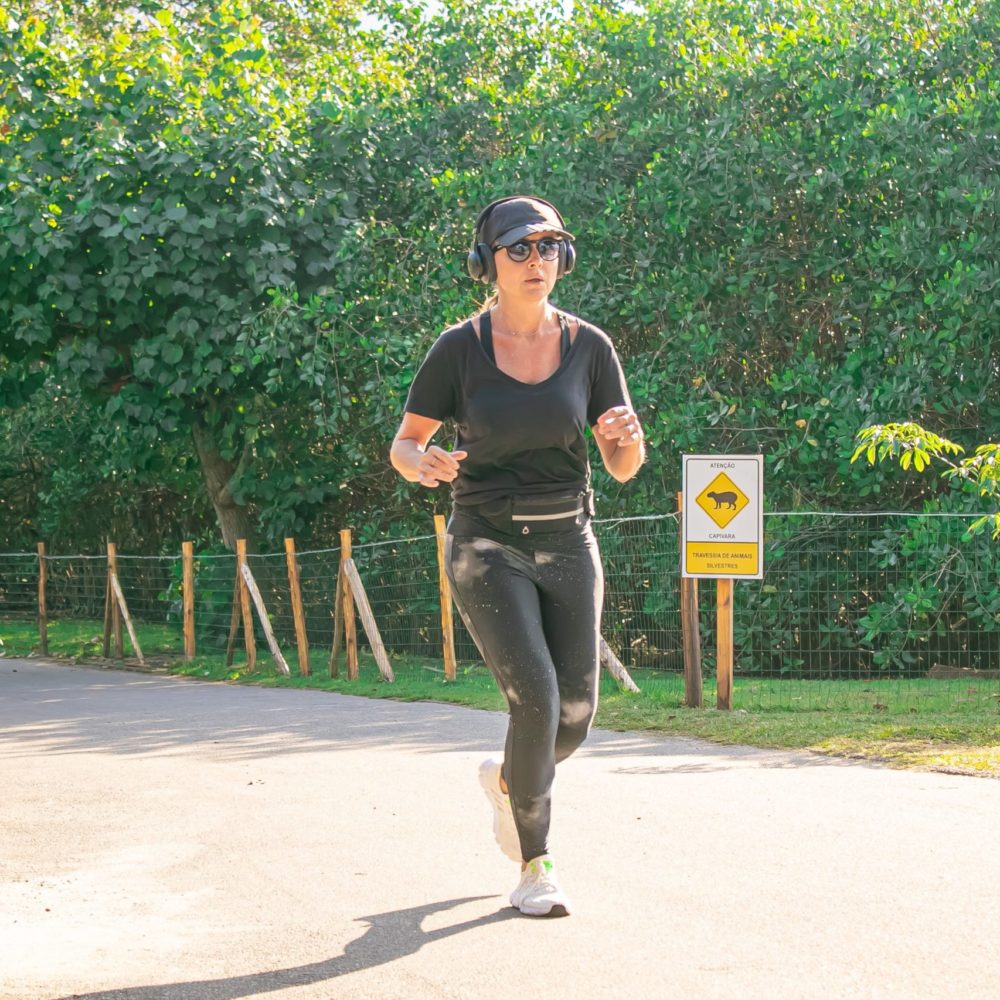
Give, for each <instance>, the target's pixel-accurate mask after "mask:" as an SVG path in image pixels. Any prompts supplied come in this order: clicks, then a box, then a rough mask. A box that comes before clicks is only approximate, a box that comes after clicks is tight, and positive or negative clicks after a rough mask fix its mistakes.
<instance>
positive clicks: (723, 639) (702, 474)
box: [681, 455, 764, 709]
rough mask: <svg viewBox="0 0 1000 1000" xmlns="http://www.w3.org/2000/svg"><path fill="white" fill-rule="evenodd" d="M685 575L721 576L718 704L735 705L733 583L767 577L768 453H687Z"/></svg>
mask: <svg viewBox="0 0 1000 1000" xmlns="http://www.w3.org/2000/svg"><path fill="white" fill-rule="evenodd" d="M683 482H684V507H683V517H682V520H681V525H682V538H681V576H682V577H694V578H695V579H708V580H712V579H714V580H717V581H718V583H717V584H716V591H717V612H718V613H717V647H716V704H717V706H718V707H719V708H721V709H729V708H731V707H732V691H733V581H734V580H735V579H751V580H759V579H761V578H762V577H763V576H764V504H763V501H764V456H763V455H685V456H684V475H683Z"/></svg>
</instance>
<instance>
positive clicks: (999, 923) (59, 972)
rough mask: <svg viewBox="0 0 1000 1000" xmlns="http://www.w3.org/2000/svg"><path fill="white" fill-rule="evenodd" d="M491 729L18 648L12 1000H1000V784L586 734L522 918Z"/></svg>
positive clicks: (3, 710)
mask: <svg viewBox="0 0 1000 1000" xmlns="http://www.w3.org/2000/svg"><path fill="white" fill-rule="evenodd" d="M503 730H504V720H503V718H502V716H500V715H497V714H493V713H486V712H476V711H472V710H469V709H463V708H456V707H452V706H445V705H437V704H411V705H406V704H397V703H393V702H387V701H368V700H365V699H361V698H353V697H349V696H342V695H333V694H325V693H321V692H308V691H291V690H265V689H261V688H250V687H237V686H227V685H219V684H205V683H198V682H196V681H189V680H183V679H180V678H171V677H165V676H149V675H139V674H129V673H121V672H117V671H114V672H113V671H101V670H95V669H86V668H78V667H65V666H51V665H43V664H38V663H33V662H32V663H29V662H24V661H22V662H17V661H11V660H2V661H0V792H2V798H0V997H3V998H5V1000H11V998H17V1000H28V998H40V997H44V998H54V997H69V996H74V997H76V996H80V997H87V998H91V1000H96V998H99V997H100V998H135V1000H174V998H184V1000H231V998H236V997H276V998H282V1000H284V998H289V1000H290V998H296V1000H299V998H337V1000H362V998H363V1000H383V998H418V1000H424V998H434V1000H436V998H442V1000H443V998H456V1000H457V998H461V1000H493V998H496V1000H500V998H503V1000H510V998H519V997H524V998H530V1000H567V998H572V1000H591V998H619V997H621V998H638V1000H644V998H656V1000H659V998H698V1000H702V998H723V997H732V998H739V1000H745V998H757V997H760V998H768V1000H774V998H785V997H803V998H816V997H873V998H876V997H877V998H896V997H899V998H907V1000H914V998H922V997H927V998H931V997H933V998H941V997H956V998H963V1000H966V998H968V1000H973V998H980V997H983V998H985V997H990V998H996V997H1000V975H998V974H1000V949H998V948H997V945H996V932H997V927H1000V852H998V850H997V842H998V841H997V838H998V831H1000V782H996V781H989V780H983V779H975V778H966V777H953V776H950V775H942V774H929V773H927V774H924V773H913V772H900V771H891V770H888V769H882V768H878V767H873V766H870V765H866V764H858V763H848V762H843V761H835V760H830V759H825V758H821V757H816V756H812V755H808V754H790V753H779V752H768V751H756V750H745V749H739V748H722V747H716V746H713V745H710V744H705V743H700V742H697V741H694V740H680V739H659V738H656V737H652V736H648V735H642V734H612V733H603V732H599V733H595V734H593V736H592V738H591V740H590V741H589V743H588V744H587V746H586V748H585V749H584V750H583V751H581V752H580V753H579V754H578V755H577V756H576V757H574V758H573V759H572V760H571V761H569V762H567V763H566V764H565V765H564V766H563V767H561V768H560V774H559V778H558V781H557V789H556V800H555V801H556V812H555V819H554V831H553V833H554V835H553V849H554V853H555V855H556V857H557V858H558V860H559V862H560V867H561V871H562V877H563V882H564V886H565V888H566V889H567V891H568V892H569V893H570V895H571V897H572V899H573V901H574V903H575V905H576V912H575V913H574V915H573V916H572V917H570V918H569V919H565V920H548V921H545V920H541V921H540V920H531V919H528V918H524V917H521V916H520V915H519V914H517V913H516V911H514V910H512V909H510V908H509V907H508V906H507V905H506V894H507V892H508V891H509V890H510V889H511V888H512V885H513V883H514V881H516V873H515V868H514V866H513V865H511V863H510V862H508V861H507V860H506V859H505V858H504V857H503V856H502V855H501V854H500V853H499V851H498V850H497V849H496V848H495V846H494V844H493V841H492V836H491V833H490V818H489V810H488V806H487V805H486V802H485V799H484V798H483V796H482V792H481V791H480V789H479V787H478V785H477V783H476V778H475V773H476V766H477V764H478V762H479V760H480V759H481V758H482V757H483V756H484V754H485V753H486V752H488V751H492V750H494V749H495V748H496V747H497V746H499V745H500V740H501V737H502V733H503Z"/></svg>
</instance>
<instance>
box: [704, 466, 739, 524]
mask: <svg viewBox="0 0 1000 1000" xmlns="http://www.w3.org/2000/svg"><path fill="white" fill-rule="evenodd" d="M703 482H704V480H703ZM695 503H696V504H697V505H698V506H699V507H701V509H702V510H703V511H704V512H705V513H706V514H708V516H709V517H710V518H711V519H712V520H713V521H714V522H715V523H716V524H717V525H718V526H719V527H720V528H724V527H725V526H726V525H727V524H729V522H730V521H731V520H732V519H733V518H734V517H736V515H737V514H738V513H739V512H740V511H741V510H743V508H744V507H746V505H747V504H748V503H750V498H749V497H748V496H747V495H746V494H745V493H744V492H743V491H742V490H741V489H740V488H739V487H738V486H737V485H736V484H735V483H734V482H733V481H732V480H731V479H730V478H729V476H727V475H726V474H725V473H724V472H720V473H719V474H718V475H717V476H716V477H715V479H713V480H712V481H711V482H710V483H709V484H708V486H706V487H705V489H703V490H702V491H701V493H699V494H698V496H696V497H695Z"/></svg>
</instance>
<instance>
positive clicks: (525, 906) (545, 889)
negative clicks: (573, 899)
mask: <svg viewBox="0 0 1000 1000" xmlns="http://www.w3.org/2000/svg"><path fill="white" fill-rule="evenodd" d="M510 905H511V906H514V907H516V908H517V909H519V910H520V911H521V912H522V913H524V914H526V915H527V916H529V917H568V916H569V900H568V899H567V898H566V893H564V892H563V891H562V889H560V888H559V882H558V881H557V880H556V866H555V864H554V862H553V861H552V858H551V857H549V855H548V854H543V855H541V856H540V857H537V858H533V859H532V860H531V861H529V862H528V867H527V868H525V869H524V871H523V872H521V881H520V882H519V883H518V885H517V888H516V889H515V890H514V891H513V892H512V893H511V894H510Z"/></svg>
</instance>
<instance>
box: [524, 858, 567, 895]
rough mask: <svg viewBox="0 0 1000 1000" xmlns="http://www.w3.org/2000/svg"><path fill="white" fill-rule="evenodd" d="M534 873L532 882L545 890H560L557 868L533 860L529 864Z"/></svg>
mask: <svg viewBox="0 0 1000 1000" xmlns="http://www.w3.org/2000/svg"><path fill="white" fill-rule="evenodd" d="M528 869H529V871H531V873H532V882H534V883H535V885H536V886H538V887H539V888H540V889H543V890H544V891H545V892H560V891H561V890H560V888H559V885H558V883H557V882H556V876H555V869H554V868H549V867H547V866H546V865H545V864H544V863H543V862H541V861H539V862H532V863H531V864H530V865H528Z"/></svg>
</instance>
